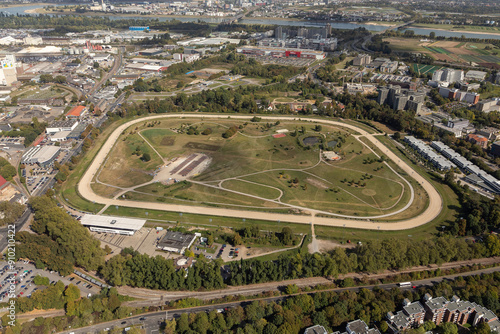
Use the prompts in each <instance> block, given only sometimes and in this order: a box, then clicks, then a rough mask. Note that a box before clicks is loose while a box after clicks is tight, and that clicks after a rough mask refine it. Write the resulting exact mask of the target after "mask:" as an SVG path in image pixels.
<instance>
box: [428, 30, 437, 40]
mask: <svg viewBox="0 0 500 334" xmlns="http://www.w3.org/2000/svg"><path fill="white" fill-rule="evenodd" d="M429 38H430V39H434V38H436V33H435V32H434V31H431V32H430V33H429Z"/></svg>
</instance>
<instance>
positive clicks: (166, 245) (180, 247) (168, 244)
mask: <svg viewBox="0 0 500 334" xmlns="http://www.w3.org/2000/svg"><path fill="white" fill-rule="evenodd" d="M197 237H201V234H200V233H195V234H188V233H181V232H172V231H167V234H165V236H164V237H163V239H161V240H160V241H159V242H158V244H157V246H156V248H159V249H161V250H164V251H168V252H174V253H179V254H184V252H185V251H186V249H189V247H191V245H192V244H193V243H194V241H195V240H196V238H197Z"/></svg>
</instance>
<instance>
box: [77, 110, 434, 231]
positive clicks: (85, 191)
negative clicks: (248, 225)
mask: <svg viewBox="0 0 500 334" xmlns="http://www.w3.org/2000/svg"><path fill="white" fill-rule="evenodd" d="M180 117H183V118H200V117H203V118H204V119H209V118H215V119H227V117H228V116H227V115H205V114H204V115H203V116H202V115H200V114H171V115H157V116H149V117H143V118H138V119H135V120H132V121H130V122H127V123H125V124H123V125H121V126H119V127H118V128H117V129H116V130H115V131H114V132H113V133H112V134H111V135H110V136H109V138H108V139H107V141H106V143H104V144H103V146H102V148H101V150H100V151H99V152H98V153H97V155H96V156H95V158H94V160H93V161H92V164H91V165H90V166H89V167H88V169H87V171H86V172H85V174H84V175H83V177H82V178H81V180H80V182H79V183H78V192H79V193H80V195H81V196H82V197H83V198H85V199H87V200H88V201H91V202H95V203H99V204H104V205H106V206H110V205H118V206H126V207H133V208H142V209H150V210H163V211H172V212H185V213H193V214H203V215H210V216H224V217H237V218H248V219H257V220H271V221H278V220H279V221H282V222H290V223H299V224H311V222H312V221H314V224H316V225H325V226H338V227H348V228H359V229H373V230H377V229H378V230H392V231H394V230H405V229H411V228H414V227H417V226H421V225H424V224H426V223H428V222H430V221H432V220H433V219H434V218H436V217H437V216H438V215H439V213H440V212H441V209H442V205H443V201H442V198H441V196H440V195H439V193H438V192H437V191H436V189H435V188H434V187H433V186H432V184H431V183H430V182H429V181H427V180H426V179H425V178H424V177H422V176H421V175H420V174H418V173H417V172H416V171H414V170H413V169H412V168H411V167H410V166H409V165H408V164H406V162H404V161H403V160H401V159H400V158H399V157H398V156H396V155H395V154H394V153H393V152H392V151H390V150H389V149H388V148H387V147H385V146H384V145H383V144H382V143H381V142H380V141H379V140H378V139H376V136H375V135H372V134H369V133H368V132H366V131H365V130H363V129H361V128H358V127H356V126H354V125H351V124H347V123H342V122H337V121H332V120H326V119H315V118H307V117H306V118H304V117H303V118H300V119H301V120H302V121H309V122H312V123H322V124H328V125H334V126H342V127H344V128H349V129H351V130H354V131H356V132H358V133H359V134H360V135H361V136H364V137H365V138H366V139H368V141H369V142H370V144H371V145H373V147H377V148H378V149H379V150H380V151H381V152H382V153H383V154H384V155H385V156H386V157H387V158H388V159H390V160H392V161H393V162H394V163H395V164H396V165H398V166H399V167H400V168H401V169H402V170H403V171H404V172H405V173H407V174H408V175H409V176H410V177H412V178H413V179H415V180H416V181H417V182H418V183H419V184H420V185H421V186H422V187H423V189H424V190H425V192H426V193H427V194H428V195H429V205H428V206H427V208H426V209H425V211H424V212H423V213H421V214H420V215H418V216H416V217H413V218H410V219H407V220H403V221H400V222H380V221H371V220H370V219H369V218H363V219H361V218H357V219H356V218H354V219H346V218H340V217H331V218H330V217H318V216H315V214H316V213H317V212H316V210H312V209H311V210H309V211H310V212H311V213H312V214H313V216H306V215H291V214H280V213H268V212H258V211H246V210H236V209H224V208H211V207H201V206H191V205H179V204H166V203H154V202H140V201H129V200H123V199H111V198H105V197H103V196H100V195H98V194H96V193H95V192H94V190H93V189H92V188H91V183H92V182H93V179H94V177H95V175H96V174H97V173H98V171H99V169H100V167H101V166H102V165H103V163H104V161H105V160H106V157H107V156H108V154H109V153H110V152H111V150H112V148H113V147H114V144H115V142H116V141H117V140H118V137H119V136H120V134H121V133H122V132H123V131H124V130H125V129H127V128H128V127H130V126H131V125H133V124H137V123H140V122H144V121H148V120H154V119H161V118H180ZM252 117H253V116H241V115H231V119H238V120H250V119H251V118H252ZM261 118H262V119H263V120H272V121H277V120H279V121H293V120H297V119H299V118H294V117H287V116H261ZM413 195H414V194H413V192H412V193H411V199H410V201H409V203H411V202H412V201H413Z"/></svg>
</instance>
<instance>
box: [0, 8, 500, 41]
mask: <svg viewBox="0 0 500 334" xmlns="http://www.w3.org/2000/svg"><path fill="white" fill-rule="evenodd" d="M55 6H63V5H55ZM42 7H44V5H28V6H19V7H8V8H0V11H1V12H3V13H8V14H12V15H17V14H26V11H27V10H30V9H37V8H42ZM48 15H52V14H48ZM102 16H106V17H109V18H110V19H111V20H120V19H139V20H140V19H148V18H153V17H147V16H146V17H145V16H140V15H139V16H121V15H113V16H110V15H102ZM154 18H155V19H156V18H157V19H158V20H160V21H169V20H179V21H181V22H197V21H198V20H199V21H203V22H207V23H221V22H222V21H223V20H224V19H223V18H216V17H213V18H212V17H210V18H206V17H196V16H192V17H167V16H162V17H154ZM240 22H241V23H244V24H265V25H283V26H301V27H318V26H319V27H321V26H324V25H325V24H326V23H330V25H331V26H332V28H333V29H357V28H365V29H367V30H369V31H373V32H378V31H382V30H385V29H387V28H388V27H389V26H386V25H373V24H363V23H343V22H325V21H322V22H314V21H308V20H304V21H295V20H286V19H283V20H275V19H270V18H246V19H243V20H241V21H240ZM410 30H413V31H414V32H415V34H416V35H427V36H428V35H429V34H430V33H431V32H432V31H433V32H434V33H435V34H436V36H441V37H461V36H462V35H463V36H465V37H466V38H482V39H500V35H494V34H479V33H472V32H463V33H462V32H456V31H446V30H437V29H428V28H410Z"/></svg>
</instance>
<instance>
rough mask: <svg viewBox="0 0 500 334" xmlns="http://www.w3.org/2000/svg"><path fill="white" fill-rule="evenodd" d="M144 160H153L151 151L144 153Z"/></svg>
mask: <svg viewBox="0 0 500 334" xmlns="http://www.w3.org/2000/svg"><path fill="white" fill-rule="evenodd" d="M142 160H143V161H146V162H148V161H150V160H151V155H150V154H149V153H144V154H143V155H142Z"/></svg>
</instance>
